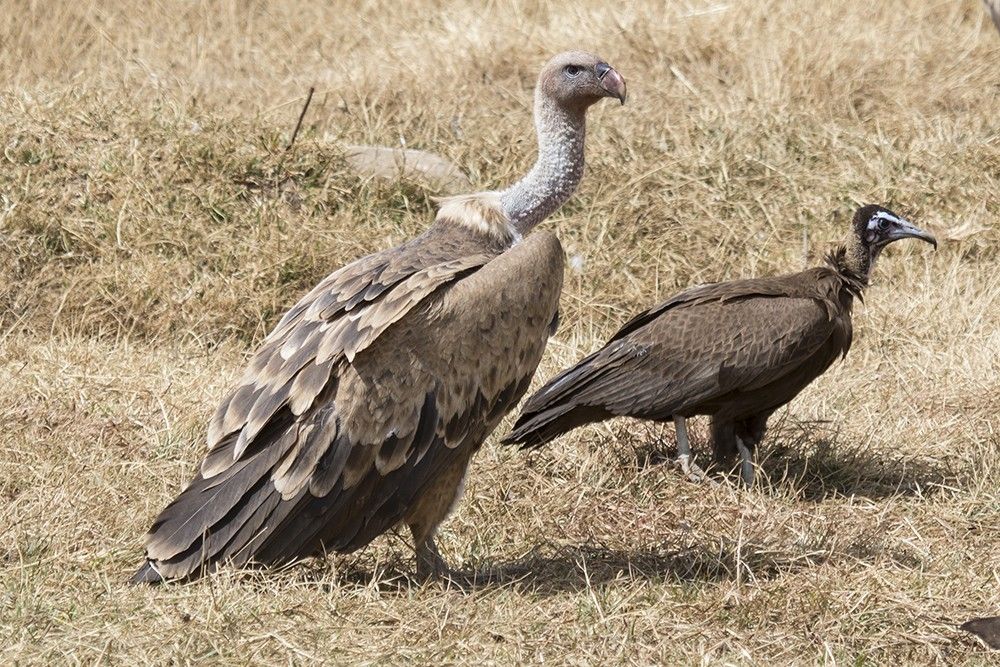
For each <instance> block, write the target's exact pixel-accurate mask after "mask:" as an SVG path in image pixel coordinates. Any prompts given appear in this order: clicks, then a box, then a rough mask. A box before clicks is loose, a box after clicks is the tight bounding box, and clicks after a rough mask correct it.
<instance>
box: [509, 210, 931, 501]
mask: <svg viewBox="0 0 1000 667" xmlns="http://www.w3.org/2000/svg"><path fill="white" fill-rule="evenodd" d="M904 238H919V239H923V240H924V241H927V242H929V243H933V244H934V245H935V247H936V246H937V241H935V239H934V237H933V236H931V235H930V234H928V233H926V232H924V231H921V230H920V229H917V228H916V227H914V226H913V225H911V224H910V223H909V222H907V221H905V220H903V219H902V218H900V217H899V216H897V215H896V214H894V213H892V212H891V211H889V210H887V209H884V208H882V207H880V206H864V207H862V208H860V209H858V211H857V213H855V215H854V220H853V223H852V227H851V233H850V234H849V235H848V237H847V241H846V242H845V243H844V244H843V245H842V246H841V247H839V248H838V249H837V250H835V251H834V252H833V253H831V254H830V255H829V256H828V257H827V266H821V267H816V268H813V269H809V270H807V271H803V272H801V273H793V274H790V275H784V276H778V277H771V278H754V279H750V280H736V281H732V282H727V283H715V284H710V285H701V286H698V287H693V288H691V289H688V290H685V291H683V292H681V293H680V294H677V295H676V296H674V297H672V298H670V299H668V300H667V301H665V302H663V303H661V304H660V305H658V306H656V307H654V308H652V309H650V310H647V311H646V312H644V313H641V314H639V315H637V316H636V317H634V318H633V319H632V320H631V321H630V322H628V323H627V324H626V325H625V326H624V327H622V328H621V330H620V331H619V332H618V333H616V334H615V335H614V336H613V337H612V338H611V340H610V341H608V343H607V344H606V345H604V347H602V348H601V349H599V350H598V351H596V352H594V353H593V354H591V355H590V356H588V357H586V358H585V359H583V360H582V361H580V362H579V363H578V364H577V365H575V366H573V367H572V368H570V369H568V370H566V371H563V372H562V373H560V374H559V375H557V376H556V377H554V378H553V379H552V380H550V381H549V382H548V383H547V384H546V385H545V386H544V387H542V388H541V389H540V390H539V391H538V392H537V393H536V394H535V395H534V396H532V397H531V398H530V399H529V400H528V402H527V403H526V405H525V407H524V410H523V412H522V414H521V416H520V417H519V418H518V420H517V423H516V424H515V426H514V430H513V432H512V433H511V434H510V435H508V436H507V437H506V438H505V439H504V442H507V443H521V444H522V445H523V446H524V447H538V446H540V445H543V444H545V443H547V442H548V441H550V440H552V439H553V438H555V437H557V436H559V435H561V434H563V433H565V432H567V431H569V430H571V429H574V428H576V427H577V426H581V425H583V424H589V423H592V422H599V421H603V420H605V419H608V418H610V417H615V416H629V417H639V418H641V419H650V420H654V421H669V420H673V422H674V424H675V425H676V428H677V452H678V462H679V463H680V465H681V468H682V469H683V471H684V473H685V475H692V474H693V473H694V475H695V476H698V477H701V476H702V474H701V471H700V470H698V469H697V467H695V466H693V464H692V463H691V460H690V447H689V444H688V439H687V431H686V427H685V419H686V418H688V417H691V416H692V415H711V417H712V445H713V450H714V455H715V460H716V462H717V464H719V465H720V466H722V467H723V468H724V469H730V468H731V467H732V466H733V464H734V463H735V457H736V454H737V453H739V454H740V458H741V476H742V478H743V481H744V482H745V483H747V484H752V482H753V465H752V450H753V448H754V447H756V446H757V444H758V443H759V442H760V441H761V439H762V438H763V437H764V430H765V428H766V426H767V419H768V417H769V416H770V415H771V413H772V412H774V411H775V410H776V409H778V408H779V407H781V406H782V405H784V404H785V403H788V402H789V401H790V400H792V399H793V398H794V397H795V396H796V395H797V394H798V393H799V392H800V391H802V390H803V389H804V388H805V387H806V385H808V384H809V383H810V382H812V381H813V380H814V379H816V378H817V377H818V376H819V375H820V374H821V373H823V371H825V370H826V369H827V368H828V367H829V366H830V364H832V363H833V362H834V361H835V360H836V359H837V357H841V356H843V355H846V354H847V350H848V349H849V348H850V346H851V306H852V304H853V303H854V299H855V298H858V299H860V298H861V294H862V292H863V290H864V289H865V287H866V286H867V285H868V276H869V272H870V271H871V268H872V266H873V264H874V263H875V260H876V258H877V257H878V255H879V253H880V252H882V249H883V248H885V247H886V246H887V245H889V244H890V243H892V242H893V241H897V240H899V239H904Z"/></svg>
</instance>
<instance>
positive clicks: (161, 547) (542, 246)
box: [133, 51, 625, 583]
mask: <svg viewBox="0 0 1000 667" xmlns="http://www.w3.org/2000/svg"><path fill="white" fill-rule="evenodd" d="M604 97H613V98H616V99H618V100H621V101H624V100H625V81H624V80H623V79H622V77H621V76H620V75H619V74H618V72H616V71H615V70H614V68H612V67H611V66H610V65H608V64H607V63H605V62H604V61H603V60H602V59H600V58H598V57H597V56H595V55H592V54H589V53H584V52H579V51H576V52H570V53H563V54H560V55H558V56H556V57H555V58H553V59H552V60H551V61H550V62H549V63H548V64H547V65H546V66H545V67H544V69H543V70H542V72H541V75H540V76H539V78H538V84H537V86H536V88H535V106H534V112H535V126H536V130H537V135H538V160H537V162H536V163H535V165H534V167H533V168H532V169H531V171H530V172H529V173H528V174H527V175H526V176H525V177H524V178H522V179H521V180H520V181H518V182H517V183H515V184H514V185H512V186H511V187H509V188H507V189H506V190H502V191H499V192H481V193H478V194H472V195H465V196H459V197H453V198H450V199H446V200H444V201H443V202H441V205H440V209H439V211H438V214H437V217H436V219H435V220H434V223H433V224H432V225H431V226H430V227H429V228H428V229H427V231H425V232H424V233H423V234H421V235H420V236H418V237H417V238H414V239H412V240H410V241H408V242H406V243H404V244H403V245H401V246H398V247H396V248H391V249H388V250H384V251H382V252H378V253H376V254H374V255H369V256H368V257H363V258H361V259H359V260H357V261H355V262H353V263H352V264H349V265H347V266H345V267H343V268H342V269H340V270H338V271H335V272H334V273H332V274H330V275H329V276H328V277H327V278H326V279H324V280H323V281H322V282H321V283H320V284H319V285H317V286H316V287H315V288H314V289H313V290H312V291H311V292H309V294H307V295H306V296H305V297H304V298H303V299H302V300H301V301H299V303H297V304H296V305H295V306H294V307H292V309H291V310H289V311H288V312H287V313H286V314H285V316H284V317H283V318H282V319H281V321H280V322H279V323H278V325H277V326H276V327H275V328H274V330H273V331H272V332H271V333H270V334H269V335H268V336H267V338H266V339H265V340H264V343H263V345H262V346H261V348H260V349H259V350H258V351H257V352H256V354H255V355H254V356H253V358H252V360H251V361H250V365H249V367H248V368H247V369H246V372H245V373H244V374H243V377H242V378H241V379H240V380H239V382H238V383H237V384H236V386H235V387H233V389H232V391H230V392H229V393H228V394H227V395H226V397H225V398H224V399H223V400H222V404H221V405H220V406H219V408H218V410H217V412H216V413H215V416H214V417H213V418H212V420H211V423H210V424H209V426H208V448H209V451H208V454H207V455H206V456H205V459H204V460H203V461H202V463H201V467H200V469H199V471H198V474H197V475H196V476H195V477H194V479H193V480H192V481H191V483H190V484H189V485H188V486H187V487H186V488H185V489H184V490H183V491H182V492H181V494H180V495H179V496H178V497H177V498H176V499H175V500H174V501H173V502H172V503H170V504H169V505H168V506H167V507H166V509H164V510H163V511H162V512H161V513H160V515H159V516H158V517H157V518H156V520H155V521H154V522H153V527H152V528H151V529H150V531H149V534H148V536H147V539H146V559H147V560H146V563H145V564H144V565H143V566H142V567H141V568H140V569H139V571H138V572H137V573H136V575H135V576H134V577H133V581H134V582H137V583H138V582H157V581H161V580H163V579H174V578H191V577H194V576H197V575H199V574H202V573H204V572H206V571H208V570H211V569H213V568H215V567H217V566H219V565H222V564H229V565H233V566H243V565H246V564H251V563H252V564H256V565H264V566H268V565H277V564H282V563H288V562H291V561H294V560H297V559H301V558H304V557H308V556H312V555H315V554H321V553H325V552H329V551H339V552H348V551H352V550H354V549H359V548H361V547H363V546H365V545H366V544H368V543H369V542H370V541H371V540H373V539H374V538H375V537H377V536H378V535H380V534H381V533H383V532H385V531H387V530H389V529H390V528H393V527H394V526H396V525H398V524H401V523H405V524H406V525H407V526H408V527H409V528H410V530H411V532H412V534H413V540H414V543H415V547H416V553H417V572H418V575H419V576H422V577H427V576H434V575H441V574H443V573H444V572H446V569H445V564H444V562H443V560H442V559H441V557H440V555H438V552H437V549H436V548H435V546H434V540H433V537H434V532H435V530H436V529H437V527H438V524H440V523H441V521H442V520H443V519H444V518H445V516H446V515H447V514H448V512H449V511H450V509H451V508H452V506H453V505H454V504H455V503H456V501H457V500H458V498H459V495H460V493H461V489H462V482H463V479H464V477H465V473H466V468H467V467H468V465H469V461H470V459H471V457H472V455H473V453H475V451H476V450H477V449H478V448H479V446H480V445H481V444H482V442H483V440H484V439H485V438H486V436H487V435H488V434H489V433H490V432H491V431H493V429H494V428H495V427H496V425H497V423H498V422H499V421H500V419H501V418H502V417H503V416H504V415H505V414H506V413H507V412H508V411H509V410H511V409H512V408H513V407H514V406H515V405H516V404H517V402H518V400H519V399H520V398H521V396H522V395H523V394H524V392H525V390H526V389H527V387H528V383H529V382H530V381H531V377H532V375H533V374H534V372H535V367H536V366H537V365H538V362H539V359H540V358H541V355H542V351H543V349H544V347H545V343H546V339H547V337H548V334H549V328H550V326H551V325H552V323H553V321H554V320H555V318H556V314H557V307H558V303H559V292H560V290H561V287H562V275H563V253H562V248H561V247H560V245H559V241H558V240H557V239H556V237H555V236H554V235H553V234H551V233H547V232H537V233H534V234H531V235H528V232H530V231H531V229H532V228H533V227H534V226H535V225H537V224H538V223H539V222H541V221H542V220H543V219H545V217H546V216H547V215H548V214H550V213H551V212H552V211H554V210H555V209H557V208H558V207H559V206H560V204H562V203H563V202H564V201H566V199H567V198H568V197H569V196H570V195H571V194H572V193H573V191H574V189H575V188H576V186H577V183H578V182H579V181H580V177H581V176H582V174H583V145H584V134H585V123H584V116H585V113H586V111H587V108H588V107H589V106H591V105H592V104H594V103H595V102H597V101H598V100H600V99H601V98H604Z"/></svg>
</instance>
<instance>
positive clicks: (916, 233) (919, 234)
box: [887, 219, 938, 250]
mask: <svg viewBox="0 0 1000 667" xmlns="http://www.w3.org/2000/svg"><path fill="white" fill-rule="evenodd" d="M887 237H888V239H889V241H890V242H892V241H898V240H900V239H920V240H921V241H926V242H927V243H930V244H931V245H933V246H934V249H935V250H937V244H938V243H937V239H936V238H934V236H932V235H931V234H930V233H928V232H925V231H924V230H922V229H920V228H919V227H917V226H916V225H911V224H910V223H909V222H907V221H906V220H903V219H900V220H899V221H897V222H896V223H894V224H893V226H892V229H890V230H889V233H888V234H887Z"/></svg>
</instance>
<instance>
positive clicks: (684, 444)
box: [674, 415, 712, 482]
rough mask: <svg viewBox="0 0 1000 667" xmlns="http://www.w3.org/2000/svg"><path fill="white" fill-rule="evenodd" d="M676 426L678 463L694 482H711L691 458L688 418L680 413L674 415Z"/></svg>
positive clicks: (685, 474)
mask: <svg viewBox="0 0 1000 667" xmlns="http://www.w3.org/2000/svg"><path fill="white" fill-rule="evenodd" d="M674 428H675V429H676V431H677V465H679V466H680V468H681V472H682V473H684V476H685V477H686V478H688V479H689V480H691V481H692V482H711V481H712V480H711V479H709V477H708V475H706V474H705V471H704V470H702V469H701V468H699V467H698V464H697V463H695V462H694V461H692V460H691V443H690V442H689V441H688V434H687V420H686V419H685V418H684V417H681V416H680V415H674Z"/></svg>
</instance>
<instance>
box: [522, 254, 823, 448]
mask: <svg viewBox="0 0 1000 667" xmlns="http://www.w3.org/2000/svg"><path fill="white" fill-rule="evenodd" d="M813 271H814V272H815V271H819V273H818V276H819V277H820V278H821V280H819V281H816V280H812V281H811V284H812V285H813V286H814V287H813V289H811V290H804V289H802V287H801V286H802V285H804V284H809V281H806V280H803V279H802V277H803V274H797V275H795V276H785V277H779V278H765V279H757V280H741V281H734V282H730V283H719V284H712V285H703V286H699V287H694V288H691V289H689V290H686V291H684V292H681V293H680V294H678V295H676V296H674V297H672V298H671V299H668V300H667V301H665V302H664V303H662V304H660V305H658V306H656V307H654V308H652V309H650V310H648V311H646V312H644V313H641V314H639V315H638V316H636V317H635V318H633V319H632V320H631V321H629V322H628V323H627V324H626V325H625V326H624V327H622V329H621V330H620V331H619V332H618V333H617V334H615V336H614V337H612V339H611V340H610V341H609V342H608V343H607V344H606V345H605V346H604V347H603V348H601V349H600V350H598V351H596V352H594V353H593V354H591V355H590V356H588V357H586V358H585V359H583V360H582V361H581V362H579V363H578V364H577V365H576V366H574V367H572V368H570V369H568V370H566V371H563V372H562V373H560V374H559V375H558V376H556V377H555V378H553V379H552V380H551V381H549V382H548V383H547V384H546V385H545V386H544V387H542V389H540V390H539V391H538V392H537V393H536V394H534V395H533V396H532V397H531V398H530V399H529V400H528V402H527V404H526V405H525V407H524V410H523V413H522V415H521V416H520V418H519V419H518V421H517V424H516V425H515V427H514V431H513V432H512V433H511V434H510V435H509V436H508V437H507V438H506V439H505V441H506V442H517V443H523V444H525V445H526V446H539V445H542V444H544V443H545V442H548V441H549V440H551V439H552V438H554V437H556V436H558V435H560V434H562V433H565V432H566V431H568V430H570V429H572V428H575V427H576V426H579V425H581V424H585V423H589V422H593V421H599V420H601V419H606V418H608V417H611V416H616V415H619V416H633V417H640V418H644V419H654V420H667V419H670V418H671V417H672V416H673V415H675V414H697V413H700V412H708V411H711V410H712V408H713V407H715V406H718V405H721V404H723V403H726V402H729V401H732V400H733V399H734V398H736V397H737V396H738V395H739V394H740V393H744V392H753V391H756V390H759V389H761V388H763V387H766V386H767V385H769V384H771V383H772V382H775V381H776V380H778V379H780V378H782V377H784V376H785V375H786V374H788V373H790V372H792V371H794V370H795V369H796V368H798V367H799V366H800V365H801V364H803V363H806V362H807V361H808V360H809V359H810V358H811V356H812V355H813V354H815V353H816V352H817V350H819V349H820V348H821V347H822V346H823V345H824V344H825V343H826V342H827V341H828V340H829V339H830V337H831V336H832V335H834V334H835V333H836V332H837V331H838V328H842V327H843V323H842V322H841V321H840V320H839V319H838V318H836V317H835V312H836V311H835V308H834V304H833V302H832V299H833V298H835V296H834V295H835V292H834V291H833V287H834V284H833V281H832V279H831V280H826V279H825V278H826V275H825V274H824V273H823V272H824V271H826V270H825V269H821V270H813ZM806 273H807V274H808V273H812V272H806ZM831 361H832V359H831Z"/></svg>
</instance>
